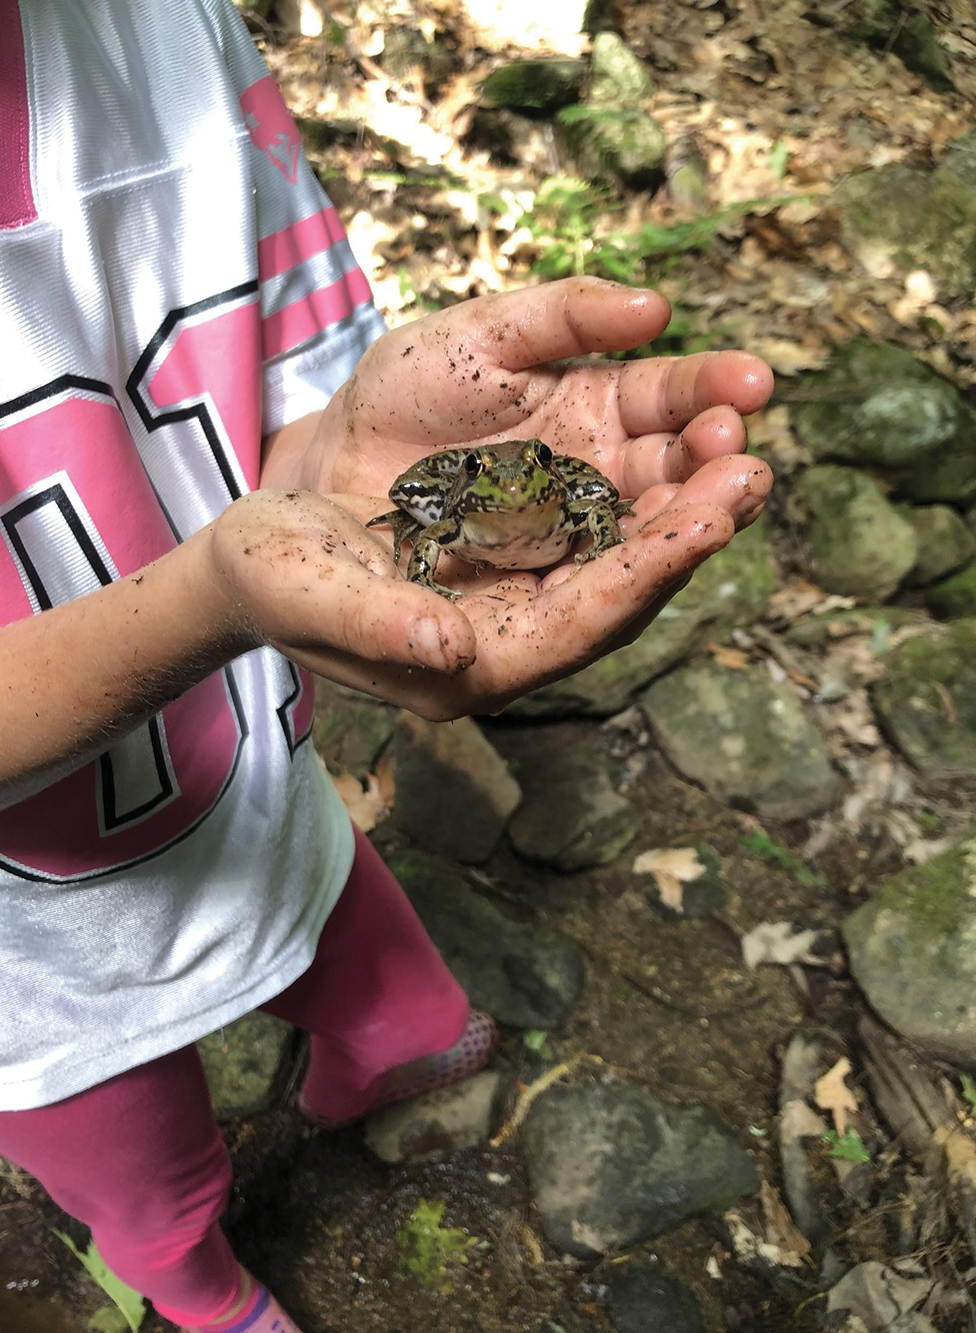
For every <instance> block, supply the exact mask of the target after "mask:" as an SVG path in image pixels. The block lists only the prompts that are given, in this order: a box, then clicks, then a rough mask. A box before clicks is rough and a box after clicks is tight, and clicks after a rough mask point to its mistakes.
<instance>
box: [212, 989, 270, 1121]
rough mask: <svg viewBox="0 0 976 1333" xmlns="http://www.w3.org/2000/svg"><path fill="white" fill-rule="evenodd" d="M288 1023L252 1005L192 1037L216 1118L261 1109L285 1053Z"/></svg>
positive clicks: (225, 1117) (232, 1116) (226, 1117)
mask: <svg viewBox="0 0 976 1333" xmlns="http://www.w3.org/2000/svg"><path fill="white" fill-rule="evenodd" d="M292 1031H293V1030H292V1028H290V1027H289V1026H288V1024H287V1023H283V1022H282V1021H281V1019H279V1018H273V1017H272V1016H271V1015H270V1014H263V1013H261V1012H260V1011H258V1010H255V1012H254V1013H250V1014H245V1015H244V1017H243V1018H238V1019H237V1020H236V1021H235V1022H233V1023H228V1024H227V1026H226V1027H224V1028H221V1029H220V1031H219V1032H214V1033H211V1034H210V1036H208V1037H203V1038H202V1039H201V1040H200V1041H198V1042H197V1050H198V1051H199V1053H200V1059H201V1060H202V1062H203V1071H204V1074H205V1075H206V1079H207V1086H208V1087H209V1089H210V1097H211V1100H212V1101H213V1105H214V1113H215V1115H216V1117H217V1119H218V1120H231V1119H234V1118H235V1117H238V1116H245V1115H251V1114H253V1113H254V1112H255V1111H259V1110H262V1109H264V1108H265V1107H266V1106H267V1104H268V1100H269V1098H270V1096H271V1093H272V1091H273V1089H274V1087H275V1084H276V1083H277V1081H278V1076H279V1072H280V1070H281V1068H282V1062H283V1061H284V1060H285V1059H286V1058H287V1057H288V1054H289V1051H290V1048H291V1040H292Z"/></svg>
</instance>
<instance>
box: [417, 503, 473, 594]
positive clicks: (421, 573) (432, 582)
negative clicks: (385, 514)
mask: <svg viewBox="0 0 976 1333" xmlns="http://www.w3.org/2000/svg"><path fill="white" fill-rule="evenodd" d="M460 531H461V525H460V523H459V522H458V521H457V520H456V519H448V518H445V519H441V521H440V522H439V523H432V524H431V525H430V527H429V528H425V529H424V532H423V536H421V537H418V538H417V540H416V541H415V542H414V544H413V550H412V551H411V553H410V564H409V565H408V567H407V578H408V579H409V580H410V582H411V583H419V584H420V586H421V587H422V588H430V589H431V591H432V592H438V593H440V595H441V596H442V597H447V598H448V599H449V600H450V601H452V602H456V601H457V600H458V598H459V597H462V596H463V593H460V592H458V590H457V588H447V587H445V586H444V584H443V583H438V582H437V580H436V579H435V578H434V571H435V570H436V569H437V559H438V556H439V555H440V553H441V549H442V548H443V547H444V546H449V545H450V543H451V542H452V541H454V539H455V538H456V537H457V536H458V534H459V533H460Z"/></svg>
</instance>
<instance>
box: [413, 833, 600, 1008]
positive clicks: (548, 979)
mask: <svg viewBox="0 0 976 1333" xmlns="http://www.w3.org/2000/svg"><path fill="white" fill-rule="evenodd" d="M386 861H387V864H388V865H389V867H390V869H391V870H392V871H393V873H394V875H396V877H397V879H398V880H399V881H400V883H401V884H402V885H403V887H404V889H405V891H406V893H407V896H408V897H409V899H410V901H411V902H412V903H413V905H414V908H415V909H416V911H417V914H418V915H419V917H420V919H421V921H422V922H423V923H424V927H425V928H426V930H427V932H428V934H429V935H430V937H431V939H432V940H433V941H434V944H435V945H436V946H437V948H438V950H439V952H440V954H441V956H442V958H443V959H444V961H445V962H446V963H447V965H448V967H449V968H450V969H451V971H452V972H453V973H454V975H455V977H457V979H458V981H459V982H460V984H461V985H462V986H463V987H464V989H465V990H466V991H467V994H468V997H469V998H470V1000H471V1003H472V1004H473V1005H475V1006H476V1007H477V1008H478V1009H484V1010H485V1011H486V1012H487V1013H489V1014H491V1015H492V1017H493V1018H496V1019H497V1020H498V1021H499V1022H500V1023H505V1024H507V1025H508V1026H510V1027H516V1028H528V1029H534V1028H539V1029H543V1030H544V1031H547V1032H550V1031H553V1030H554V1029H558V1028H560V1027H562V1025H563V1024H564V1023H565V1022H566V1020H567V1018H568V1017H569V1015H570V1014H571V1013H572V1012H573V1009H574V1008H575V1007H576V1005H577V1004H578V1002H579V999H580V996H581V995H582V994H583V986H584V984H585V982H586V967H585V964H584V961H583V955H582V953H581V951H580V950H579V949H578V948H577V946H576V945H575V944H573V942H572V941H571V940H568V939H567V938H566V937H565V935H560V934H559V933H558V932H557V931H554V930H545V929H541V928H539V927H535V926H529V925H526V924H525V923H524V922H521V921H515V920H514V919H513V918H512V917H510V916H507V915H505V914H504V913H503V912H500V911H499V910H498V908H497V907H495V905H494V904H493V903H490V902H489V901H488V900H487V898H483V897H482V896H481V895H480V894H478V893H475V892H474V891H473V890H472V889H470V888H469V887H468V884H467V882H466V881H465V880H464V878H463V877H462V876H461V875H460V874H459V873H458V871H457V870H456V869H455V868H454V867H453V866H451V865H448V864H446V863H445V862H443V861H440V860H438V859H437V858H435V857H433V856H425V855H423V854H422V853H419V852H392V853H389V854H387V856H386Z"/></svg>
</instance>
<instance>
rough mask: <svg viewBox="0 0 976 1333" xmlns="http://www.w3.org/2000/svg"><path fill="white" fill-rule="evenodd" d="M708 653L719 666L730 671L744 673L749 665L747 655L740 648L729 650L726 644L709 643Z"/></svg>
mask: <svg viewBox="0 0 976 1333" xmlns="http://www.w3.org/2000/svg"><path fill="white" fill-rule="evenodd" d="M708 651H709V652H710V653H711V655H712V656H713V657H714V658H715V661H716V662H717V663H718V664H719V666H723V667H729V668H730V669H731V670H732V671H745V670H746V668H747V667H748V665H749V660H750V659H749V654H748V653H744V652H743V651H742V649H741V648H730V647H729V645H728V644H726V643H710V644H709V645H708Z"/></svg>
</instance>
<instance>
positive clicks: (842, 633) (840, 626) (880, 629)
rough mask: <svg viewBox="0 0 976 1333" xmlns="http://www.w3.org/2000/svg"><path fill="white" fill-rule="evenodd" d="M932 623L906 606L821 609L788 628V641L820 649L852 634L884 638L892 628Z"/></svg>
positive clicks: (786, 636) (786, 637) (786, 634)
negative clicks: (837, 609)
mask: <svg viewBox="0 0 976 1333" xmlns="http://www.w3.org/2000/svg"><path fill="white" fill-rule="evenodd" d="M928 624H931V622H930V620H929V618H928V616H926V615H924V614H923V613H922V612H921V611H914V610H912V609H911V607H907V606H856V607H851V608H847V609H844V610H840V611H822V612H819V613H817V614H814V615H809V616H804V617H803V619H802V620H797V621H796V622H795V623H794V624H792V625H790V626H789V627H788V628H787V630H786V631H785V633H784V635H783V637H784V638H785V639H786V641H787V642H788V643H795V644H797V645H798V646H799V647H801V648H819V647H822V646H823V645H824V644H827V643H830V642H831V641H833V640H836V639H847V638H850V637H851V635H853V634H870V635H872V636H873V637H874V638H876V639H879V640H882V639H884V638H886V637H887V635H888V633H889V632H890V631H891V630H893V629H901V628H902V627H903V626H905V625H928Z"/></svg>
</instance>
